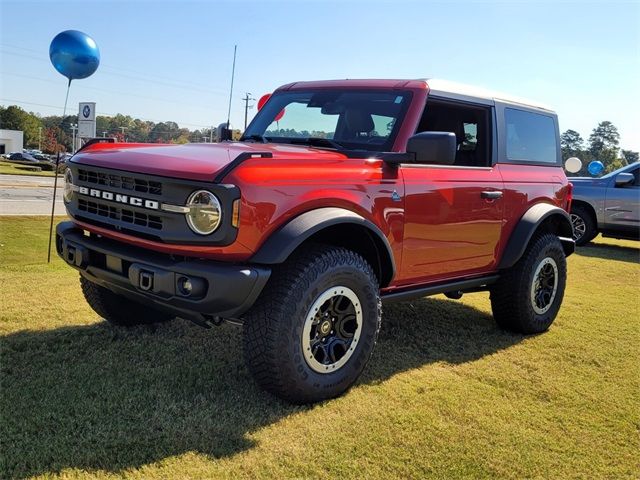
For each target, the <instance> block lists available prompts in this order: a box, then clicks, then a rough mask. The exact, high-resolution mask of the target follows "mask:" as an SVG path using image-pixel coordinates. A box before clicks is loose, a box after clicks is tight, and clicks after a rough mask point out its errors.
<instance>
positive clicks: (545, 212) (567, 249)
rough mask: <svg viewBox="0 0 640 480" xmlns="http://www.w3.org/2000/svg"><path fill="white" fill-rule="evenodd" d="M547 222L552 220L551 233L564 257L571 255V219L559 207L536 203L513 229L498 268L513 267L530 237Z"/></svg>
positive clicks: (572, 248) (573, 247) (572, 250)
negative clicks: (557, 241) (554, 235)
mask: <svg viewBox="0 0 640 480" xmlns="http://www.w3.org/2000/svg"><path fill="white" fill-rule="evenodd" d="M549 220H554V230H555V231H553V233H555V234H556V235H558V238H559V239H560V242H561V243H562V248H563V249H564V253H565V255H566V256H569V255H571V254H572V253H573V252H574V250H575V242H574V241H573V226H572V225H571V217H570V216H569V214H568V213H567V212H566V211H564V210H563V209H561V208H559V207H556V206H554V205H549V204H548V203H538V204H536V205H533V206H532V207H531V208H529V210H527V211H526V212H525V214H524V215H523V216H522V217H521V218H520V220H519V221H518V224H517V225H516V228H514V229H513V233H511V238H509V241H508V243H507V246H506V247H505V249H504V252H503V254H502V258H501V260H500V263H499V265H498V268H499V269H505V268H510V267H512V266H513V265H515V263H516V262H517V261H518V260H520V258H521V257H522V255H523V254H524V252H525V250H526V248H527V245H528V244H529V241H530V240H531V237H533V234H534V233H535V232H536V230H537V229H538V227H539V226H540V225H541V224H542V223H543V222H545V221H549Z"/></svg>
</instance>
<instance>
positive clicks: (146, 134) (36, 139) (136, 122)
mask: <svg viewBox="0 0 640 480" xmlns="http://www.w3.org/2000/svg"><path fill="white" fill-rule="evenodd" d="M77 123H78V116H77V115H67V116H65V117H64V119H63V118H62V116H61V115H50V116H46V117H43V116H40V115H39V114H37V113H33V112H27V111H25V110H24V109H22V108H20V107H18V106H16V105H10V106H7V107H4V106H1V105H0V128H3V129H8V130H21V131H22V132H23V135H24V148H34V149H36V148H37V149H40V150H42V151H43V152H44V153H57V152H58V151H60V152H70V151H71V147H72V145H71V144H72V143H73V130H72V128H71V125H73V124H77ZM233 135H234V138H238V137H239V135H240V131H239V130H234V132H233ZM96 136H98V137H114V138H116V139H117V140H118V141H119V142H124V141H126V142H140V143H190V142H205V141H206V142H209V141H211V140H213V141H215V138H216V128H203V129H197V130H189V129H188V128H180V127H179V126H178V124H177V123H176V122H171V121H167V122H157V123H156V122H152V121H149V120H141V119H139V118H133V117H130V116H129V115H121V114H118V115H115V116H112V117H108V116H104V115H98V116H97V117H96Z"/></svg>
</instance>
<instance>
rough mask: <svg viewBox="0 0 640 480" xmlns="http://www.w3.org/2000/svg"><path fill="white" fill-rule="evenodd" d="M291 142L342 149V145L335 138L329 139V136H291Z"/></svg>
mask: <svg viewBox="0 0 640 480" xmlns="http://www.w3.org/2000/svg"><path fill="white" fill-rule="evenodd" d="M291 143H295V144H303V145H304V144H308V145H313V146H314V147H329V148H335V149H336V150H343V149H344V147H343V146H342V145H340V144H339V143H338V142H336V141H335V140H331V139H330V138H321V137H307V138H292V139H291Z"/></svg>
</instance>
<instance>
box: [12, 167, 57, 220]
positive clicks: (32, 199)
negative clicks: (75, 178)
mask: <svg viewBox="0 0 640 480" xmlns="http://www.w3.org/2000/svg"><path fill="white" fill-rule="evenodd" d="M53 182H54V179H53V178H50V177H34V176H29V175H0V215H49V214H50V213H51V199H52V198H53ZM63 188H64V179H63V178H61V177H59V178H58V191H57V193H56V214H60V215H62V214H64V213H65V210H64V204H63V202H62V189H63Z"/></svg>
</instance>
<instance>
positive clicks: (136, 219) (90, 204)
mask: <svg viewBox="0 0 640 480" xmlns="http://www.w3.org/2000/svg"><path fill="white" fill-rule="evenodd" d="M78 210H80V211H82V212H87V213H91V214H93V215H99V216H101V217H105V218H111V219H113V220H119V221H121V222H124V223H130V224H132V225H140V226H141V227H148V228H153V229H155V230H162V218H160V217H158V216H156V215H147V214H146V213H140V212H136V211H134V210H129V209H126V208H120V207H115V206H112V205H108V204H106V203H102V202H95V201H93V200H85V199H83V198H78Z"/></svg>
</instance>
